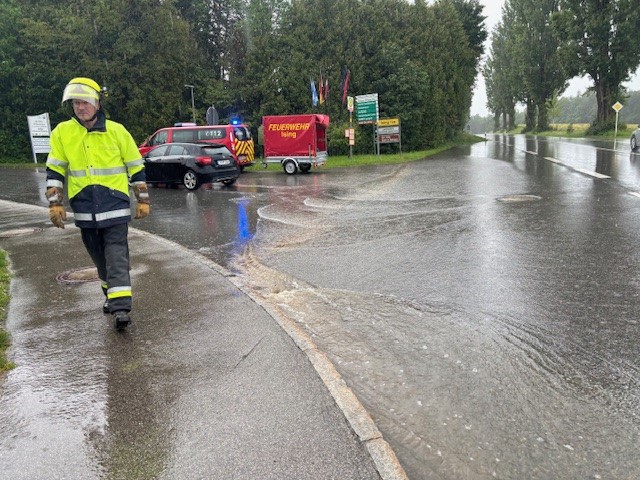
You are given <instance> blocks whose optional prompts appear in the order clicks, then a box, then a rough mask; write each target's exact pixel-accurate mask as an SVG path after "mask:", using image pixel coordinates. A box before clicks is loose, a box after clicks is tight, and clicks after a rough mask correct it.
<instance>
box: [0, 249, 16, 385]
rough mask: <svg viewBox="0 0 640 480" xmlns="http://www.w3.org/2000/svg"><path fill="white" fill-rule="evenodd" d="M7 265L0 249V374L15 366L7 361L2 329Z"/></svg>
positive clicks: (6, 299) (6, 337) (6, 335)
mask: <svg viewBox="0 0 640 480" xmlns="http://www.w3.org/2000/svg"><path fill="white" fill-rule="evenodd" d="M9 279H10V274H9V265H8V261H7V254H6V252H5V251H4V250H1V249H0V373H2V372H6V371H7V370H11V369H12V368H14V367H15V365H14V364H13V363H11V362H9V361H8V360H7V349H8V348H9V345H10V344H11V340H10V338H9V332H7V331H6V330H5V329H4V325H5V322H6V320H7V310H8V307H9Z"/></svg>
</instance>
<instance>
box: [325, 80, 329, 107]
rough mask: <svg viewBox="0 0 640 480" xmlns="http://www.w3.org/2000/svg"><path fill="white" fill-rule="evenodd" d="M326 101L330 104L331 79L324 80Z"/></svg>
mask: <svg viewBox="0 0 640 480" xmlns="http://www.w3.org/2000/svg"><path fill="white" fill-rule="evenodd" d="M324 101H325V102H329V79H328V78H325V79H324Z"/></svg>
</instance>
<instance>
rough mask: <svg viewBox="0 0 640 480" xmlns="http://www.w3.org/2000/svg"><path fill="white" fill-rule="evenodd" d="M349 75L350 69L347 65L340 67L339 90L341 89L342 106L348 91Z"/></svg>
mask: <svg viewBox="0 0 640 480" xmlns="http://www.w3.org/2000/svg"><path fill="white" fill-rule="evenodd" d="M350 77H351V71H350V70H349V69H348V68H347V66H346V65H345V66H343V67H342V81H341V82H340V90H341V91H342V106H343V107H344V104H345V103H346V101H347V92H348V91H349V78H350Z"/></svg>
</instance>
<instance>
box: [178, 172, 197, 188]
mask: <svg viewBox="0 0 640 480" xmlns="http://www.w3.org/2000/svg"><path fill="white" fill-rule="evenodd" d="M182 184H183V185H184V186H185V188H186V189H187V190H195V189H197V188H198V187H199V186H200V180H199V179H198V176H197V175H196V172H194V171H193V170H187V171H186V172H185V174H184V176H183V177H182Z"/></svg>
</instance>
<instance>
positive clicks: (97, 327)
mask: <svg viewBox="0 0 640 480" xmlns="http://www.w3.org/2000/svg"><path fill="white" fill-rule="evenodd" d="M0 219H1V220H0V247H1V248H3V249H4V250H6V251H7V252H8V254H9V258H10V262H11V270H12V272H13V279H12V283H11V292H10V293H11V303H10V306H9V314H8V320H7V329H8V331H9V332H10V333H11V336H12V340H13V345H12V347H11V350H10V352H9V353H10V357H11V359H12V361H13V362H15V364H16V365H17V367H16V368H15V369H14V370H12V371H10V372H9V373H8V374H7V375H6V376H5V378H3V379H2V383H1V384H0V478H2V479H7V480H9V479H11V480H18V479H24V480H27V479H28V480H33V479H42V480H50V479H91V478H108V479H133V478H136V479H143V478H147V479H151V478H153V479H160V478H167V479H194V478H203V479H204V478H207V479H209V478H212V479H213V478H220V479H229V478H235V479H255V478H272V479H283V478H296V479H302V478H306V479H318V478H336V479H341V478H372V479H373V478H381V477H380V474H379V473H378V470H380V471H382V472H383V473H384V470H385V468H387V469H389V468H390V470H389V472H391V471H392V470H393V469H394V468H395V467H388V466H385V465H384V464H381V463H379V464H378V465H376V464H375V463H374V461H373V460H372V458H375V459H381V458H388V455H387V453H392V452H386V450H385V449H386V445H385V444H384V443H383V441H382V439H381V438H380V435H379V432H376V430H375V426H373V425H372V424H370V419H369V418H368V417H367V416H366V412H361V411H359V410H358V408H360V405H359V404H358V402H357V401H356V400H354V399H351V398H349V393H350V392H349V390H348V389H347V388H346V387H345V386H344V385H343V384H342V383H341V379H340V377H339V375H337V374H336V373H335V371H330V365H329V363H328V362H327V361H326V359H325V358H324V357H323V356H322V354H321V352H317V351H315V350H314V346H313V344H312V342H311V341H308V343H306V344H305V345H304V349H303V348H302V347H301V346H300V345H297V344H296V343H295V342H296V341H297V342H304V341H305V338H304V336H303V335H296V332H293V331H290V332H289V334H287V331H286V330H285V329H283V328H282V326H281V325H280V324H278V322H277V321H276V320H275V319H274V317H273V316H272V315H270V314H269V313H268V312H267V311H266V310H265V309H264V308H263V307H262V306H260V305H259V304H257V303H255V302H254V301H252V300H251V299H250V298H249V296H248V295H246V294H245V293H243V292H242V291H241V290H240V289H239V288H238V287H236V286H235V285H234V283H233V275H232V274H230V273H229V272H226V271H225V270H224V269H222V268H220V267H219V266H218V265H216V264H214V263H213V262H210V261H207V260H206V259H203V258H202V257H201V256H199V255H197V254H193V253H192V252H190V251H188V250H187V249H184V248H182V247H180V246H178V245H177V244H173V243H171V242H167V241H164V240H162V239H160V238H159V237H155V236H153V235H149V234H146V233H144V232H142V231H136V230H135V229H134V230H132V231H131V232H130V246H131V255H132V259H133V260H132V282H133V283H134V284H135V291H136V294H135V299H134V310H133V312H132V318H133V325H132V327H130V329H128V330H127V331H125V332H122V333H120V332H116V331H115V330H114V329H113V326H112V324H111V319H110V316H108V315H104V314H103V313H102V311H101V303H102V301H103V298H102V296H101V293H100V287H99V282H97V281H96V277H95V272H93V274H92V272H87V271H86V270H87V269H89V270H90V269H91V268H90V267H91V265H90V260H89V257H88V256H87V255H86V253H85V251H84V249H83V246H82V243H81V239H80V235H79V230H78V229H77V228H75V227H73V226H72V224H71V223H70V224H69V225H68V226H67V228H66V229H64V230H60V229H57V228H54V227H52V226H51V225H50V224H49V223H48V221H47V210H46V208H42V207H37V206H32V205H27V204H23V203H16V202H8V201H3V200H2V201H0ZM310 359H311V360H310ZM314 368H319V369H321V368H324V369H325V370H326V371H324V372H323V373H322V374H321V375H319V374H318V372H317V371H316V370H315V369H314ZM321 377H322V379H323V380H324V381H326V382H333V383H334V387H333V390H334V393H335V395H334V396H332V395H331V394H330V393H329V390H328V388H327V386H326V385H325V383H323V381H322V380H321ZM341 389H342V391H340V390H341ZM336 392H337V393H336ZM336 402H344V404H342V405H341V407H342V408H343V410H348V409H351V410H352V418H351V420H352V421H355V422H358V421H361V422H363V423H362V424H360V425H356V426H355V428H354V426H352V425H351V424H350V423H349V422H348V421H347V417H345V414H344V413H343V410H341V408H339V407H338V404H337V403H336ZM359 415H360V416H359ZM367 420H368V422H369V423H367ZM359 435H360V436H359ZM371 449H372V450H373V454H372V452H371V451H370V450H371ZM376 452H377V453H376ZM389 472H387V473H389ZM383 478H385V477H383ZM386 478H401V477H398V476H394V475H389V474H387V475H386Z"/></svg>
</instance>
